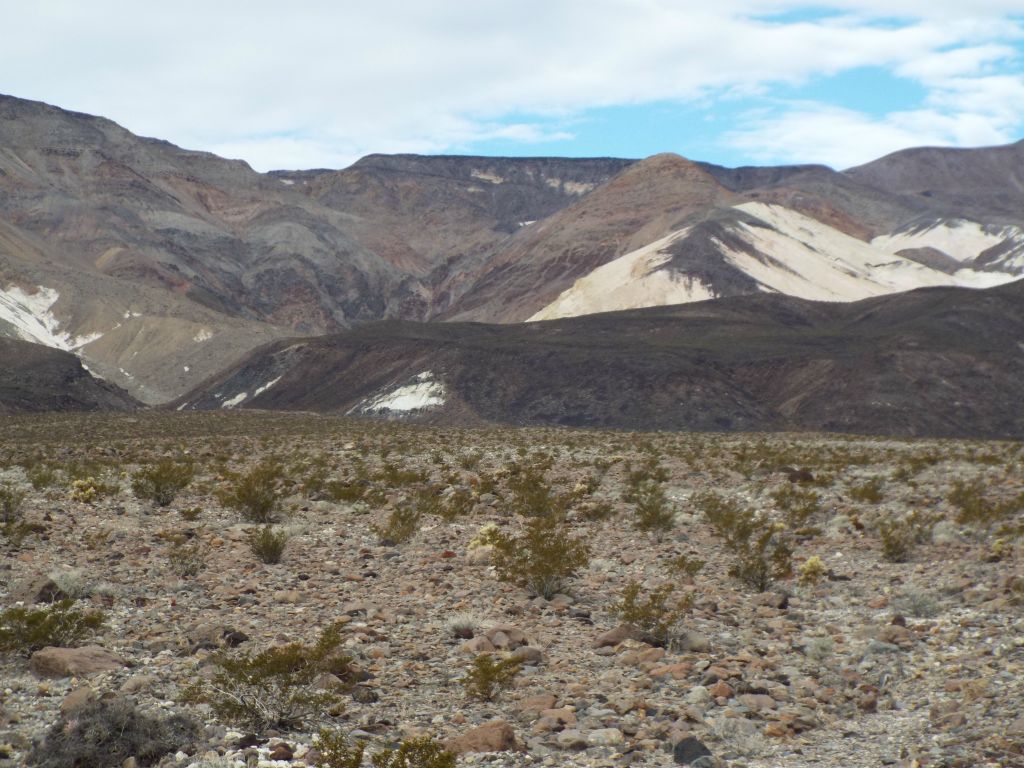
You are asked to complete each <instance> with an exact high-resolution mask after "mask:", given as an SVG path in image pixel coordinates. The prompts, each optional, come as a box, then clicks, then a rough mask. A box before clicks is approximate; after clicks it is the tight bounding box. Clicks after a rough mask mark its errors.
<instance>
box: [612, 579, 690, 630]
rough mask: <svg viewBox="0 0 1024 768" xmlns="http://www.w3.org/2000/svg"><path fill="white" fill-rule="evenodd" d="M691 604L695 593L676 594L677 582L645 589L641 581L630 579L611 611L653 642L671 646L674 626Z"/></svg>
mask: <svg viewBox="0 0 1024 768" xmlns="http://www.w3.org/2000/svg"><path fill="white" fill-rule="evenodd" d="M692 605H693V596H692V595H689V594H686V595H682V596H677V595H676V594H675V585H674V584H662V585H661V586H658V587H654V588H651V589H647V590H645V589H644V586H643V584H641V583H640V582H639V581H636V580H631V581H629V582H628V583H627V584H626V586H625V587H623V589H622V595H621V597H620V598H619V600H618V601H617V602H615V603H614V604H612V606H611V613H612V615H613V616H616V617H617V618H618V619H619V620H620V621H622V622H623V623H625V624H630V625H632V626H634V627H636V628H637V629H639V630H640V631H641V632H643V633H644V636H645V639H647V640H648V641H649V642H651V643H652V644H653V645H660V646H668V645H671V642H672V638H673V635H674V634H675V628H676V627H677V625H678V624H679V622H680V621H682V620H683V618H684V617H685V616H686V614H687V612H689V610H690V607H691V606H692Z"/></svg>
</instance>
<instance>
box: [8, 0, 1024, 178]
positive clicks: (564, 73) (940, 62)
mask: <svg viewBox="0 0 1024 768" xmlns="http://www.w3.org/2000/svg"><path fill="white" fill-rule="evenodd" d="M0 19H2V20H3V26H4V28H5V31H6V33H7V34H5V36H4V45H3V46H0V93H6V94H9V95H13V96H19V97H22V98H28V99H36V100H40V101H45V102H47V103H50V104H54V105H56V106H59V107H63V108H65V109H72V110H75V111H80V112H88V113H91V114H98V115H103V116H105V117H109V118H110V119H112V120H115V121H116V122H118V123H120V124H121V125H123V126H125V127H126V128H128V129H129V130H131V131H133V132H135V133H137V134H141V135H145V136H155V137H158V138H162V139H167V140H169V141H172V142H174V143H175V144H178V145H180V146H183V147H187V148H190V149H202V150H208V151H211V152H215V153H217V154H219V155H223V156H226V157H232V158H241V159H244V160H246V161H248V162H249V164H250V165H252V166H253V167H254V168H256V169H257V170H260V171H266V170H271V169H277V168H289V169H297V168H342V167H345V166H347V165H349V164H351V163H352V162H354V161H355V160H356V159H358V158H359V157H361V156H363V155H366V154H370V153H373V152H386V153H394V152H417V153H431V154H434V153H446V154H484V155H517V156H523V155H557V156H569V157H584V156H617V157H645V156H648V155H652V154H655V153H658V152H677V153H679V154H681V155H684V156H686V157H689V158H691V159H695V160H705V161H710V162H715V163H720V164H722V165H728V166H739V165H764V164H784V163H825V164H827V165H830V166H832V167H834V168H847V167H850V166H853V165H857V164H860V163H864V162H867V161H869V160H872V159H875V158H877V157H880V156H882V155H884V154H887V153H889V152H893V151H896V150H899V149H903V148H906V147H910V146H922V145H941V146H965V147H969V146H985V145H993V144H1004V143H1009V142H1012V141H1016V140H1019V139H1021V138H1024V0H924V1H921V0H826V1H825V2H817V3H807V2H793V1H790V0H699V1H695V0H674V1H673V0H511V1H510V0H405V1H404V2H396V1H395V0H373V2H371V3H367V2H365V1H362V2H352V1H351V0H333V1H331V0H292V2H290V3H287V4H286V3H282V2H280V0H273V1H272V2H271V1H268V0H246V1H245V2H239V1H236V0H216V1H215V2H211V1H210V0H204V1H203V2H195V1H194V0H175V2H169V3H143V2H138V0H89V1H88V2H85V1H84V0H33V2H25V1H24V0H0Z"/></svg>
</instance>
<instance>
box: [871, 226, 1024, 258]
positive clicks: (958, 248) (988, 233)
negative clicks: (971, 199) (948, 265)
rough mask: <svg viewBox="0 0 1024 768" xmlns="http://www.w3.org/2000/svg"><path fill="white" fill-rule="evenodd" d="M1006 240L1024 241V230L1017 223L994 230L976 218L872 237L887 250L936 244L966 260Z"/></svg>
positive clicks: (939, 248) (896, 250) (935, 247)
mask: <svg viewBox="0 0 1024 768" xmlns="http://www.w3.org/2000/svg"><path fill="white" fill-rule="evenodd" d="M1006 240H1012V241H1013V242H1014V243H1020V244H1024V232H1022V231H1021V230H1020V229H1019V228H1018V227H1003V228H1002V229H998V230H992V229H986V228H984V227H982V225H981V224H978V223H977V222H976V221H967V220H965V219H951V220H949V221H940V222H937V223H936V224H934V225H932V226H930V227H928V226H923V227H915V228H913V229H908V230H905V231H903V232H895V233H893V234H891V235H880V236H878V237H876V238H875V239H874V240H872V241H871V245H873V246H874V247H876V248H878V249H880V250H883V251H885V252H887V253H897V252H899V251H903V250H908V249H911V248H934V249H935V250H937V251H942V252H943V253H944V254H946V255H947V256H950V257H952V258H954V259H956V260H957V261H960V262H965V261H971V260H973V259H975V258H977V256H978V255H979V254H981V253H982V251H986V250H988V249H989V248H991V247H993V246H995V245H999V244H1000V243H1003V242H1005V241H1006Z"/></svg>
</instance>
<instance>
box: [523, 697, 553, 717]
mask: <svg viewBox="0 0 1024 768" xmlns="http://www.w3.org/2000/svg"><path fill="white" fill-rule="evenodd" d="M557 701H558V697H557V696H555V695H554V694H553V693H541V694H538V695H537V696H527V697H525V698H523V699H520V700H519V701H518V702H517V703H516V705H515V708H516V710H517V711H519V712H522V713H524V714H537V713H539V712H541V711H542V710H545V709H554V707H555V704H556V703H557Z"/></svg>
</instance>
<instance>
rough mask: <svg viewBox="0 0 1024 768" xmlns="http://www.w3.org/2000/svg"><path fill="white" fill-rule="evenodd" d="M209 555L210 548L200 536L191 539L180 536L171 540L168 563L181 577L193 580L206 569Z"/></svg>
mask: <svg viewBox="0 0 1024 768" xmlns="http://www.w3.org/2000/svg"><path fill="white" fill-rule="evenodd" d="M208 554H209V547H208V546H207V545H206V543H205V542H204V541H203V539H202V538H200V537H199V535H196V536H193V537H191V538H190V537H188V536H186V535H184V534H179V535H178V536H177V537H175V538H174V539H172V540H171V547H170V549H169V550H168V551H167V563H168V565H170V566H171V570H172V571H174V573H176V574H177V575H178V576H179V577H181V578H183V579H184V578H191V577H192V576H197V575H198V574H199V572H200V571H202V570H203V568H204V567H206V558H207V555H208Z"/></svg>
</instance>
